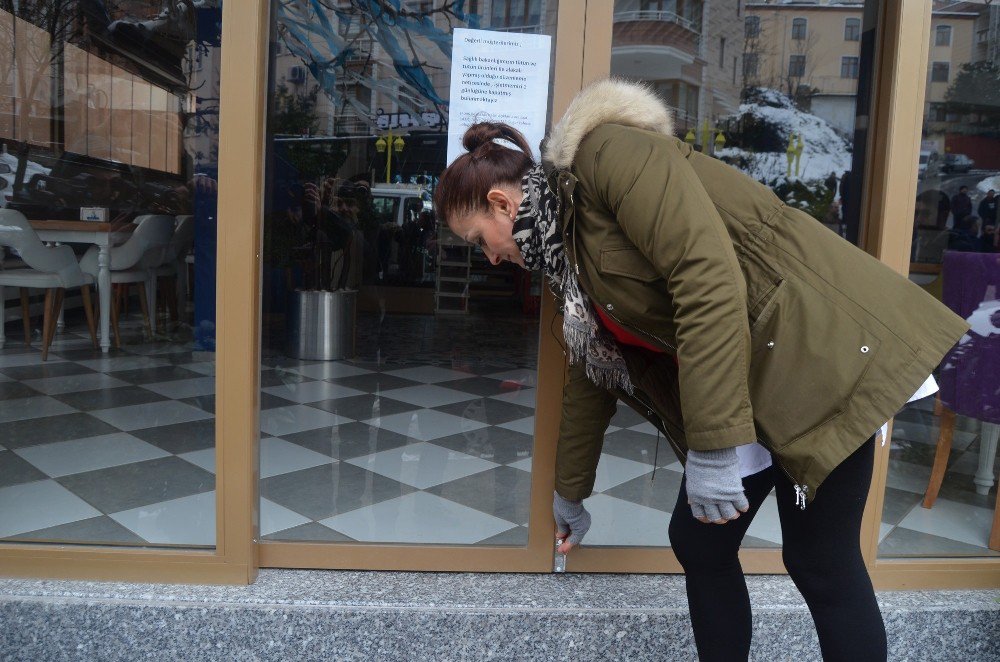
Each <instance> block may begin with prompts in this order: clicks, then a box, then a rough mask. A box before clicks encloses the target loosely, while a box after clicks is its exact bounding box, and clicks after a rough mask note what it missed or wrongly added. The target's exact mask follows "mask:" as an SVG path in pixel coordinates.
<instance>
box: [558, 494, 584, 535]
mask: <svg viewBox="0 0 1000 662" xmlns="http://www.w3.org/2000/svg"><path fill="white" fill-rule="evenodd" d="M552 515H553V516H554V517H555V519H556V526H557V527H558V528H559V535H560V536H562V535H565V534H566V532H567V531H568V532H569V534H570V536H569V538H567V542H569V543H570V544H571V545H579V544H580V541H581V540H583V537H584V536H585V535H587V531H589V530H590V513H588V512H587V509H586V508H584V507H583V502H582V501H570V500H569V499H564V498H562V497H561V496H559V493H558V492H553V499H552Z"/></svg>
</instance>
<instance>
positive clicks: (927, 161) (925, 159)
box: [917, 149, 941, 177]
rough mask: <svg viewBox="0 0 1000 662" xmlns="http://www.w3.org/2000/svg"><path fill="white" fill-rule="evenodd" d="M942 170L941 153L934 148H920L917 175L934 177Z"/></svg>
mask: <svg viewBox="0 0 1000 662" xmlns="http://www.w3.org/2000/svg"><path fill="white" fill-rule="evenodd" d="M940 171H941V158H940V155H939V154H938V153H937V152H936V151H935V150H933V149H922V150H920V160H919V161H918V162H917V177H927V176H931V177H933V176H934V175H937V174H938V173H939V172H940Z"/></svg>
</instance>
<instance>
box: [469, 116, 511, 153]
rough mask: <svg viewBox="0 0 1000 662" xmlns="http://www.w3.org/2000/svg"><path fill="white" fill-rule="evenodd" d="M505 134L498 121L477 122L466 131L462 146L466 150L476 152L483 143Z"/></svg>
mask: <svg viewBox="0 0 1000 662" xmlns="http://www.w3.org/2000/svg"><path fill="white" fill-rule="evenodd" d="M503 136H504V131H503V129H502V128H501V127H500V125H499V124H497V123H496V122H477V123H476V124H473V125H472V126H470V127H469V128H468V129H467V130H466V131H465V135H463V136H462V147H464V148H465V149H466V151H469V152H474V151H476V150H477V149H478V148H479V147H480V146H482V145H483V144H485V143H489V142H493V140H494V139H496V138H502V137H503Z"/></svg>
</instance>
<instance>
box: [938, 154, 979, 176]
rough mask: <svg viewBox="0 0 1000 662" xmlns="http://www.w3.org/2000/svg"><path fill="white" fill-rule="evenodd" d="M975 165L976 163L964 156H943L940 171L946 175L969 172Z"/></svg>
mask: <svg viewBox="0 0 1000 662" xmlns="http://www.w3.org/2000/svg"><path fill="white" fill-rule="evenodd" d="M975 164H976V162H975V161H973V160H972V159H970V158H969V157H968V156H966V155H965V154H945V156H944V162H943V163H942V164H941V171H942V172H947V173H955V172H969V171H970V170H972V166H974V165H975Z"/></svg>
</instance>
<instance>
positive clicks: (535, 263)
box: [513, 165, 632, 395]
mask: <svg viewBox="0 0 1000 662" xmlns="http://www.w3.org/2000/svg"><path fill="white" fill-rule="evenodd" d="M521 189H522V191H523V193H524V197H523V198H522V199H521V204H520V206H519V207H518V210H517V216H516V217H515V220H514V231H513V234H514V242H515V243H516V244H517V247H518V248H519V249H520V250H521V256H522V257H523V258H524V266H525V267H526V268H528V269H531V270H541V271H542V273H543V274H544V275H545V277H546V278H548V279H549V283H550V284H551V286H552V290H553V292H555V294H556V296H558V297H561V298H562V300H563V305H564V308H563V337H564V338H565V339H566V345H567V353H568V355H569V360H570V363H573V364H575V363H577V362H578V361H581V360H583V361H584V367H585V370H586V373H587V377H588V378H589V379H590V381H592V382H594V383H595V384H597V385H598V386H601V387H603V388H606V389H618V390H622V391H625V392H626V393H628V394H630V395H631V394H632V382H631V380H630V379H629V376H628V369H627V368H626V366H625V361H624V359H622V355H621V351H619V349H618V344H617V342H616V341H615V339H614V338H613V337H612V336H611V334H610V333H608V331H607V330H606V329H605V328H604V325H603V324H601V322H600V321H599V320H598V318H597V316H596V314H595V313H594V310H593V308H592V307H591V303H590V298H589V297H588V296H587V294H586V293H585V292H584V291H583V290H582V289H581V288H580V281H579V280H578V279H577V278H576V274H575V273H573V270H572V269H570V268H569V263H568V261H567V259H566V252H565V250H564V246H563V233H562V223H561V222H560V217H559V211H560V210H559V196H558V195H557V194H556V192H555V191H553V190H552V189H551V188H550V187H549V184H548V180H547V178H546V176H545V171H544V169H543V168H542V166H540V165H537V166H535V167H533V168H532V169H531V170H529V171H528V172H527V173H526V174H525V176H524V179H522V180H521Z"/></svg>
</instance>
